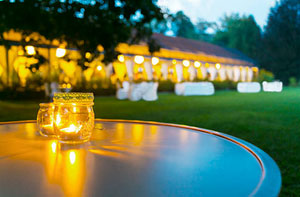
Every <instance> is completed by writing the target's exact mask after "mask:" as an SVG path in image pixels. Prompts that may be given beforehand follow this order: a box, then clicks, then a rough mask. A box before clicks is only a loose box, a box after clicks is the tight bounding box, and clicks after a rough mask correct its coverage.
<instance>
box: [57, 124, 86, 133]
mask: <svg viewBox="0 0 300 197" xmlns="http://www.w3.org/2000/svg"><path fill="white" fill-rule="evenodd" d="M81 127H82V125H80V126H79V127H76V126H75V125H74V124H71V125H70V126H69V127H67V128H64V129H61V131H62V132H66V133H78V132H79V131H80V129H81Z"/></svg>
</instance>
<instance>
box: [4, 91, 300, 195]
mask: <svg viewBox="0 0 300 197" xmlns="http://www.w3.org/2000/svg"><path fill="white" fill-rule="evenodd" d="M94 109H95V112H96V117H97V118H116V119H134V120H153V121H159V122H170V123H179V124H185V125H192V126H198V127H202V128H207V129H212V130H217V131H220V132H223V133H227V134H230V135H233V136H236V137H239V138H241V139H244V140H247V141H249V142H251V143H253V144H255V145H256V146H258V147H260V148H261V149H263V150H264V151H266V152H267V153H268V154H269V155H270V156H271V157H273V158H274V159H275V161H276V162H277V164H278V165H279V167H280V170H281V173H282V178H283V188H282V191H281V195H282V196H293V195H295V196H296V195H299V194H300V88H286V89H284V91H283V92H282V93H263V92H262V93H258V94H239V93H237V92H234V91H218V92H216V94H215V95H214V96H207V97H196V96H195V97H182V96H175V95H173V94H160V95H159V100H158V101H156V102H144V101H140V102H130V101H118V100H116V99H115V98H114V97H98V98H96V99H95V107H94ZM0 110H1V113H0V121H9V120H24V119H35V118H36V113H37V110H38V104H37V102H4V101H0Z"/></svg>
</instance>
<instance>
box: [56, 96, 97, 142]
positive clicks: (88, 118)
mask: <svg viewBox="0 0 300 197" xmlns="http://www.w3.org/2000/svg"><path fill="white" fill-rule="evenodd" d="M53 100H54V131H55V133H56V135H57V137H58V139H59V140H60V141H61V142H65V143H80V142H84V141H87V140H89V138H90V137H91V134H92V131H93V129H94V117H95V115H94V111H93V104H94V103H93V100H94V96H93V93H76V92H71V93H55V94H54V98H53Z"/></svg>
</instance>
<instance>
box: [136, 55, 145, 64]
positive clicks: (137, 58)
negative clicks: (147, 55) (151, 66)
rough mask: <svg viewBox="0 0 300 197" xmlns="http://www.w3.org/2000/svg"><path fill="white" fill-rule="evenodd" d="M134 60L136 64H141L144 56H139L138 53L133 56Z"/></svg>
mask: <svg viewBox="0 0 300 197" xmlns="http://www.w3.org/2000/svg"><path fill="white" fill-rule="evenodd" d="M134 61H135V63H137V64H142V63H143V62H144V57H143V56H140V55H137V56H135V57H134Z"/></svg>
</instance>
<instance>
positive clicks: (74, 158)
mask: <svg viewBox="0 0 300 197" xmlns="http://www.w3.org/2000/svg"><path fill="white" fill-rule="evenodd" d="M69 159H70V163H71V164H74V163H75V161H76V154H75V152H74V151H71V152H70V154H69Z"/></svg>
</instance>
